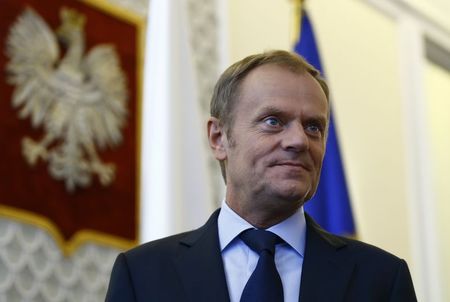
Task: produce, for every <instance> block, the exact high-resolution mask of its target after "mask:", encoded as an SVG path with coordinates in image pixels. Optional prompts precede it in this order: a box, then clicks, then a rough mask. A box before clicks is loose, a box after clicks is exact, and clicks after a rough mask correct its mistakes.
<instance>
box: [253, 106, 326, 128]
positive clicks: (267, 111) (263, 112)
mask: <svg viewBox="0 0 450 302" xmlns="http://www.w3.org/2000/svg"><path fill="white" fill-rule="evenodd" d="M268 115H278V116H286V115H289V112H286V111H284V110H280V109H279V108H278V107H274V106H266V107H262V108H261V109H259V110H258V112H257V114H256V116H257V118H262V117H264V116H268ZM307 120H309V121H317V122H320V123H321V124H323V125H326V124H327V121H328V117H327V116H323V115H314V116H308V117H307Z"/></svg>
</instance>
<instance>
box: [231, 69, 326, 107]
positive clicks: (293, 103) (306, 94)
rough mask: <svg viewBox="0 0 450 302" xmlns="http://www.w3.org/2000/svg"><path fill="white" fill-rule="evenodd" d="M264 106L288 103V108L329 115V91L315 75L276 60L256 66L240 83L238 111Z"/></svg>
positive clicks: (283, 105) (284, 105) (285, 104)
mask: <svg viewBox="0 0 450 302" xmlns="http://www.w3.org/2000/svg"><path fill="white" fill-rule="evenodd" d="M264 106H281V107H286V106H287V107H288V108H287V110H302V111H304V110H306V111H314V114H325V116H327V115H328V101H327V98H326V95H325V93H324V91H323V89H322V87H321V86H320V84H319V83H318V82H317V80H316V79H314V78H313V76H311V75H310V74H309V73H307V72H306V71H304V72H294V71H292V70H290V69H289V68H288V67H284V66H279V65H275V64H267V65H263V66H259V67H257V68H255V69H254V70H252V71H251V72H249V74H248V75H247V76H246V77H245V78H244V79H243V81H242V83H241V85H240V87H239V93H238V99H237V104H236V109H237V110H238V111H241V110H245V111H248V110H251V111H257V109H258V108H261V107H264ZM247 113H249V112H247Z"/></svg>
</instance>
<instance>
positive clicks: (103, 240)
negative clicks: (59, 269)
mask: <svg viewBox="0 0 450 302" xmlns="http://www.w3.org/2000/svg"><path fill="white" fill-rule="evenodd" d="M0 216H1V217H5V218H9V219H12V220H16V221H18V222H21V223H25V224H30V225H34V226H36V227H38V228H40V229H43V230H45V231H47V232H48V233H49V235H50V236H51V237H53V239H54V240H55V242H56V244H57V245H58V246H59V247H60V249H61V251H62V252H63V254H64V255H65V256H70V255H72V254H73V253H74V252H75V251H76V250H77V248H78V247H80V246H81V245H82V244H83V243H86V242H88V241H93V242H96V243H99V244H101V245H106V246H112V247H115V248H118V249H120V250H126V249H129V248H131V247H133V246H135V245H136V244H137V241H136V240H126V239H121V238H119V237H116V236H112V235H109V234H106V233H101V232H95V231H89V230H81V231H78V232H77V233H76V234H75V235H74V236H73V237H72V238H70V239H69V240H65V239H64V236H63V235H62V234H61V232H60V231H59V228H58V227H57V226H56V225H55V224H54V223H53V222H52V221H51V220H50V219H48V218H47V217H45V216H42V215H38V214H35V213H32V212H29V211H25V210H19V209H16V208H13V207H9V206H5V205H0Z"/></svg>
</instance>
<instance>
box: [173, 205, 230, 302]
mask: <svg viewBox="0 0 450 302" xmlns="http://www.w3.org/2000/svg"><path fill="white" fill-rule="evenodd" d="M218 215H219V210H217V211H216V212H214V213H213V215H211V217H210V218H209V220H208V222H207V223H206V224H205V225H204V226H203V227H201V228H200V229H198V230H196V231H193V232H190V233H188V234H187V236H186V237H184V238H183V239H182V240H180V243H179V245H180V246H179V253H178V255H177V257H176V259H175V266H176V269H177V271H178V273H179V276H180V280H181V282H182V284H183V287H184V290H185V292H186V294H187V297H188V299H187V300H189V301H199V302H200V301H218V302H229V295H228V288H227V283H226V280H225V272H224V268H223V262H222V256H221V252H220V244H219V235H218V228H217V217H218Z"/></svg>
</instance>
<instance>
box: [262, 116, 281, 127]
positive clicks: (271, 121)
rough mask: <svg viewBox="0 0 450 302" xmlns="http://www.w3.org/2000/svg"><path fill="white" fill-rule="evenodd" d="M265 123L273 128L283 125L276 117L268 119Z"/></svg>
mask: <svg viewBox="0 0 450 302" xmlns="http://www.w3.org/2000/svg"><path fill="white" fill-rule="evenodd" d="M264 123H266V124H267V125H269V126H272V127H277V126H280V125H281V122H280V120H279V119H277V118H275V117H268V118H266V119H265V120H264Z"/></svg>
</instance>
